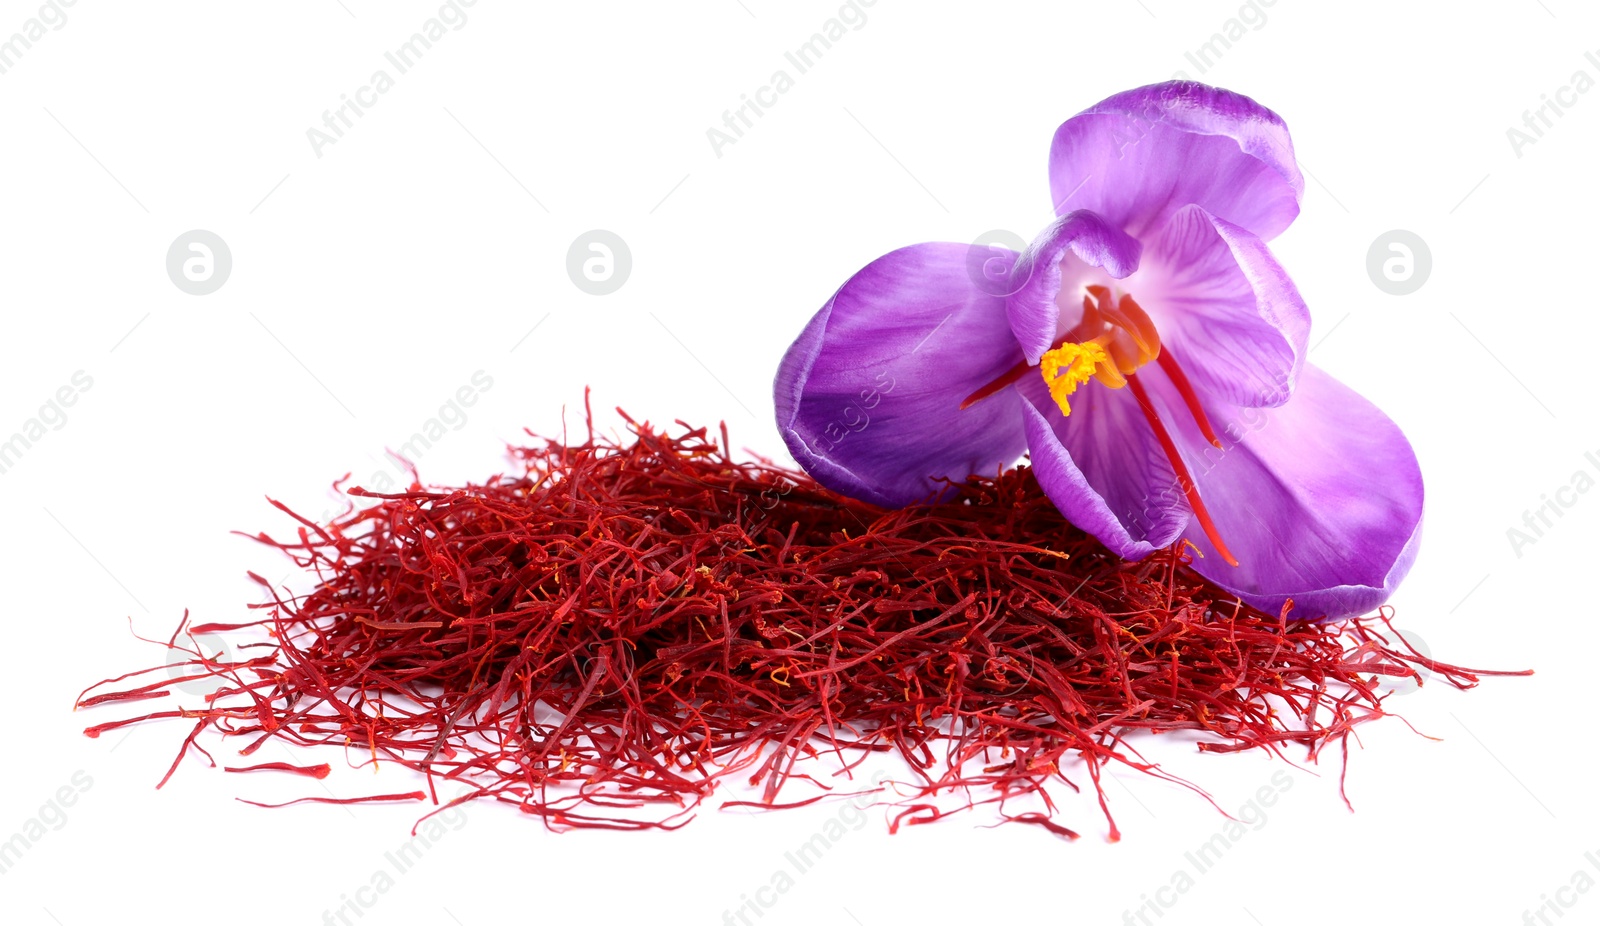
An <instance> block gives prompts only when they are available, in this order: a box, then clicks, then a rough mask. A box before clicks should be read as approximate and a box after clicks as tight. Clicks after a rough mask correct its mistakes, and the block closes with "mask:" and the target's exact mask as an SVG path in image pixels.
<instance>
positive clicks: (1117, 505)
mask: <svg viewBox="0 0 1600 926" xmlns="http://www.w3.org/2000/svg"><path fill="white" fill-rule="evenodd" d="M1017 391H1019V392H1021V393H1022V395H1023V397H1024V398H1025V399H1027V401H1026V402H1025V403H1024V404H1023V412H1024V415H1025V417H1026V424H1027V432H1028V455H1029V459H1030V460H1031V461H1032V465H1033V473H1034V476H1035V478H1037V479H1038V480H1039V486H1040V488H1042V489H1044V491H1045V494H1046V495H1048V496H1050V500H1051V501H1052V502H1055V505H1056V507H1057V508H1059V509H1060V510H1061V513H1062V515H1064V516H1065V517H1066V519H1067V520H1068V521H1070V522H1072V524H1073V525H1074V526H1076V527H1077V528H1078V529H1079V530H1083V531H1086V532H1087V533H1089V534H1092V535H1093V536H1094V537H1095V538H1096V539H1098V540H1099V541H1100V542H1101V543H1103V544H1105V545H1106V547H1107V549H1109V550H1111V552H1113V553H1115V554H1117V555H1118V556H1120V557H1122V558H1123V559H1127V560H1136V559H1141V558H1143V557H1144V556H1146V555H1148V554H1149V553H1150V552H1151V551H1153V550H1156V549H1159V548H1161V547H1164V546H1167V545H1168V544H1170V543H1172V542H1173V541H1174V540H1176V539H1177V538H1178V535H1179V534H1180V533H1182V532H1183V529H1184V525H1186V524H1188V523H1189V520H1190V511H1189V503H1188V501H1187V500H1186V499H1185V498H1184V494H1183V492H1182V491H1181V490H1180V489H1178V488H1177V485H1178V481H1177V478H1176V477H1175V476H1174V475H1173V472H1172V466H1171V465H1170V464H1169V463H1168V462H1167V458H1166V455H1165V454H1164V453H1163V452H1162V450H1161V445H1160V443H1159V442H1158V441H1157V440H1156V436H1155V434H1154V433H1153V432H1152V431H1151V430H1150V426H1149V425H1148V424H1147V423H1146V422H1145V419H1144V414H1143V413H1142V412H1141V411H1140V410H1139V403H1138V400H1137V399H1135V398H1134V397H1133V395H1132V393H1131V392H1130V391H1129V390H1128V389H1126V388H1123V389H1110V388H1108V387H1106V386H1105V385H1103V384H1101V383H1098V382H1090V383H1088V384H1086V385H1085V386H1083V387H1082V388H1080V389H1079V390H1078V391H1077V393H1076V394H1074V395H1073V397H1072V414H1071V415H1066V416H1063V415H1062V414H1061V411H1060V409H1059V408H1058V407H1057V406H1056V403H1055V401H1054V400H1053V399H1051V398H1050V392H1049V390H1048V389H1047V388H1046V387H1045V385H1044V380H1043V378H1041V377H1039V376H1029V377H1027V378H1026V379H1024V380H1023V381H1022V382H1020V383H1018V384H1017Z"/></svg>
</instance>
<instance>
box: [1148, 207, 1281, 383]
mask: <svg viewBox="0 0 1600 926" xmlns="http://www.w3.org/2000/svg"><path fill="white" fill-rule="evenodd" d="M1138 292H1139V297H1140V299H1141V300H1143V301H1142V302H1141V305H1143V306H1144V308H1145V310H1146V311H1147V312H1149V313H1150V316H1151V318H1152V319H1154V321H1155V323H1156V327H1157V328H1158V329H1159V330H1160V332H1161V340H1162V343H1163V345H1165V347H1166V349H1168V350H1171V351H1172V352H1173V356H1175V357H1177V358H1178V359H1179V360H1180V361H1181V362H1182V364H1183V367H1184V371H1185V372H1186V373H1187V374H1188V377H1189V380H1190V382H1192V383H1193V384H1194V386H1195V389H1196V390H1197V391H1198V392H1199V393H1200V395H1201V396H1202V397H1203V398H1206V399H1208V400H1210V401H1211V402H1216V403H1227V404H1229V405H1242V406H1247V407H1259V406H1267V405H1282V404H1283V403H1284V402H1287V401H1288V400H1289V395H1290V393H1292V392H1293V391H1294V383H1295V377H1296V376H1297V375H1298V374H1299V372H1300V366H1301V364H1302V362H1303V361H1304V359H1305V354H1306V341H1307V338H1308V336H1309V334H1310V332H1311V313H1310V312H1309V311H1308V310H1307V309H1306V304H1305V300H1303V299H1301V298H1300V292H1299V290H1297V289H1295V285H1294V281H1292V280H1290V279H1289V275H1288V274H1287V273H1285V272H1284V270H1283V268H1282V267H1280V266H1279V265H1278V262H1277V260H1276V259H1274V258H1273V256H1272V252H1271V251H1269V250H1268V249H1267V245H1266V243H1265V242H1263V241H1262V240H1261V239H1260V238H1257V237H1256V236H1255V235H1252V234H1250V233H1249V232H1248V231H1245V230H1244V229H1243V228H1240V227H1239V226H1237V225H1234V224H1233V223H1231V222H1227V221H1225V220H1223V219H1219V218H1217V217H1216V216H1214V215H1212V214H1211V213H1209V212H1207V211H1206V210H1205V209H1203V208H1201V207H1199V206H1185V207H1184V208H1182V209H1180V210H1178V211H1177V213H1175V214H1174V215H1173V216H1172V219H1171V220H1170V221H1168V222H1167V224H1166V227H1164V228H1163V229H1162V230H1161V233H1160V234H1159V235H1158V236H1157V237H1156V238H1155V240H1154V241H1153V242H1152V244H1151V246H1150V248H1149V251H1148V253H1147V255H1146V258H1145V261H1144V266H1143V267H1142V268H1141V270H1140V273H1139V285H1138Z"/></svg>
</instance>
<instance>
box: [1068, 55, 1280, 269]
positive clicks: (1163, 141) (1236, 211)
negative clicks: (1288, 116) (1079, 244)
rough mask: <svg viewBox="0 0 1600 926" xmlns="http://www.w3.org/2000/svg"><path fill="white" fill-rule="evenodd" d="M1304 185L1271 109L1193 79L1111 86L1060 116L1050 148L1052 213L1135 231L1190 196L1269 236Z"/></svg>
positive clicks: (1161, 219)
mask: <svg viewBox="0 0 1600 926" xmlns="http://www.w3.org/2000/svg"><path fill="white" fill-rule="evenodd" d="M1304 189H1305V181H1304V180H1303V179H1302V178H1301V176H1300V169H1299V167H1298V166H1297V165H1296V164H1295V160H1294V148H1293V145H1292V144H1291V143H1290V141H1289V130H1288V128H1287V127H1286V126H1285V125H1284V124H1283V120H1282V119H1280V118H1278V115H1277V114H1276V113H1274V112H1273V111H1272V110H1270V109H1267V108H1266V107H1265V106H1262V105H1261V104H1259V103H1257V102H1256V101H1254V100H1252V99H1250V98H1249V97H1247V96H1242V95H1240V94H1237V93H1232V92H1230V91H1227V90H1221V89H1218V88H1216V87H1208V86H1206V85H1205V84H1200V83H1195V82H1193V81H1170V82H1168V83H1163V84H1152V85H1150V86H1148V87H1140V88H1139V89H1137V90H1129V91H1126V92H1124V93H1119V94H1117V95H1116V96H1113V97H1111V98H1109V99H1107V100H1105V101H1103V102H1101V103H1098V104H1096V105H1094V106H1091V107H1090V108H1088V109H1087V110H1085V111H1083V112H1082V113H1080V114H1078V115H1076V116H1073V117H1072V118H1071V119H1068V120H1067V121H1066V122H1065V123H1063V124H1062V126H1061V127H1060V128H1059V129H1057V130H1056V135H1055V140H1054V142H1053V143H1052V145H1051V147H1050V193H1051V196H1052V198H1053V200H1054V202H1055V207H1056V214H1057V215H1066V214H1067V213H1069V212H1073V211H1076V210H1078V209H1093V210H1094V211H1095V212H1098V213H1100V214H1101V215H1102V216H1103V217H1105V219H1106V221H1108V222H1109V223H1111V224H1112V225H1115V226H1117V227H1119V228H1121V229H1123V230H1124V231H1126V232H1128V233H1129V234H1131V235H1133V236H1134V237H1136V238H1143V237H1144V236H1145V235H1146V234H1148V233H1152V232H1154V231H1156V230H1157V229H1159V228H1161V226H1162V225H1164V224H1166V222H1167V220H1168V219H1169V218H1171V216H1172V214H1173V213H1174V212H1176V211H1177V210H1178V209H1181V208H1183V207H1184V206H1187V205H1189V204H1190V203H1195V204H1198V205H1200V206H1203V207H1205V209H1206V210H1207V211H1209V212H1210V213H1211V214H1212V215H1216V216H1220V217H1222V218H1224V219H1226V220H1228V221H1229V222H1232V223H1234V224H1235V225H1238V226H1240V227H1242V228H1245V229H1248V230H1249V231H1250V232H1251V233H1253V234H1255V235H1256V236H1257V237H1259V238H1262V239H1266V240H1271V239H1272V238H1273V237H1275V236H1276V235H1277V234H1278V233H1279V232H1281V231H1283V230H1284V229H1285V228H1288V227H1289V223H1290V222H1293V221H1294V218H1295V216H1296V215H1298V214H1299V211H1300V194H1301V192H1302V191H1303V190H1304Z"/></svg>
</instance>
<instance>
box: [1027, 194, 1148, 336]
mask: <svg viewBox="0 0 1600 926" xmlns="http://www.w3.org/2000/svg"><path fill="white" fill-rule="evenodd" d="M1139 252H1140V245H1139V242H1138V241H1137V240H1135V239H1133V238H1131V237H1129V236H1128V235H1126V234H1124V233H1123V232H1122V230H1121V229H1119V228H1116V227H1114V226H1112V225H1108V224H1107V223H1106V221H1105V220H1104V219H1102V218H1101V217H1100V216H1098V215H1096V214H1094V213H1093V212H1090V211H1088V210H1080V211H1078V212H1073V213H1070V214H1068V215H1064V216H1062V217H1060V218H1058V219H1056V220H1055V221H1054V222H1051V223H1050V225H1049V227H1047V228H1046V229H1045V230H1044V231H1043V232H1041V233H1040V234H1039V236H1038V237H1037V238H1035V239H1034V241H1033V243H1032V244H1031V245H1029V246H1028V249H1027V250H1025V251H1023V252H1022V257H1021V258H1019V259H1018V260H1017V263H1016V266H1015V267H1013V268H1012V271H1011V290H1012V292H1011V295H1010V296H1009V297H1008V298H1007V299H1006V316H1007V317H1008V318H1009V319H1010V321H1011V331H1012V333H1013V334H1015V335H1016V338H1017V341H1018V343H1020V344H1021V345H1022V352H1023V353H1024V354H1026V355H1027V358H1028V362H1029V363H1038V362H1039V356H1040V355H1041V354H1043V353H1044V352H1045V351H1047V350H1049V349H1050V345H1051V344H1052V343H1053V342H1054V341H1055V339H1056V337H1057V335H1058V333H1059V331H1060V321H1061V319H1062V317H1063V310H1065V315H1066V316H1067V317H1069V318H1071V319H1076V318H1077V317H1078V316H1079V315H1080V314H1081V313H1082V311H1083V309H1082V306H1081V305H1079V304H1077V300H1081V299H1082V296H1081V295H1080V293H1081V291H1082V289H1083V286H1084V284H1086V283H1090V282H1096V281H1099V280H1103V279H1105V278H1107V277H1109V278H1111V279H1122V278H1123V277H1126V276H1127V275H1129V274H1130V273H1133V272H1134V271H1135V270H1137V269H1138V268H1139ZM1062 292H1066V293H1068V294H1070V298H1071V299H1072V300H1074V302H1073V304H1070V305H1066V306H1062V305H1060V304H1059V303H1058V301H1057V297H1058V296H1060V295H1061V293H1062ZM1073 323H1074V324H1075V323H1076V322H1075V321H1074V322H1073Z"/></svg>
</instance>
